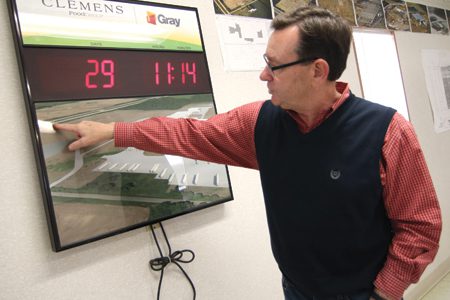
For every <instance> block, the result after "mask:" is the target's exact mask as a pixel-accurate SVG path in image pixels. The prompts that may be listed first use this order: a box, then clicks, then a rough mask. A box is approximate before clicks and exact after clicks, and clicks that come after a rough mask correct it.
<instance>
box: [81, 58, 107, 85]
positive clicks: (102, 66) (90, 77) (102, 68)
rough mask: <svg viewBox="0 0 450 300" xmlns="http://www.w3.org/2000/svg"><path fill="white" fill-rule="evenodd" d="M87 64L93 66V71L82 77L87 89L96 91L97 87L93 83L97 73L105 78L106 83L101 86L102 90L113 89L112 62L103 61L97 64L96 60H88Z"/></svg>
mask: <svg viewBox="0 0 450 300" xmlns="http://www.w3.org/2000/svg"><path fill="white" fill-rule="evenodd" d="M86 62H87V63H88V64H90V65H93V67H94V70H93V71H90V72H87V73H86V75H85V77H84V83H85V86H86V88H88V89H96V88H98V85H97V84H95V83H93V81H94V77H97V76H98V75H99V73H101V74H102V76H104V77H107V80H108V82H107V83H104V84H103V85H102V87H103V88H105V89H109V88H112V87H114V61H112V60H110V59H105V60H102V61H101V62H99V61H98V60H96V59H88V60H87V61H86Z"/></svg>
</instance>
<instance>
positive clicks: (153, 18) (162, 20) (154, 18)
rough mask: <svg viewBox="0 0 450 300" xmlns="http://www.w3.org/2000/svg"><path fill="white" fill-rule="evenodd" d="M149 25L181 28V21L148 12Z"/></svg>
mask: <svg viewBox="0 0 450 300" xmlns="http://www.w3.org/2000/svg"><path fill="white" fill-rule="evenodd" d="M147 23H149V24H152V25H157V24H158V23H159V24H165V25H171V26H175V27H180V24H181V19H180V18H171V17H166V16H165V15H163V14H159V15H156V14H155V13H154V12H151V11H147Z"/></svg>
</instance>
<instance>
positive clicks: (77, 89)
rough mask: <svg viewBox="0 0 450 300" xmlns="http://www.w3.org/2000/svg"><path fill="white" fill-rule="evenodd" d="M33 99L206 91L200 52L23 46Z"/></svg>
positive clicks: (208, 88)
mask: <svg viewBox="0 0 450 300" xmlns="http://www.w3.org/2000/svg"><path fill="white" fill-rule="evenodd" d="M24 60H25V65H26V68H27V72H28V78H27V79H28V81H29V86H30V94H31V98H32V100H33V101H47V100H65V99H90V98H111V97H130V96H155V95H173V94H198V93H210V92H211V83H210V78H209V75H208V70H207V65H206V60H205V56H204V54H203V53H200V52H160V51H158V52H156V51H132V50H131V51H130V50H103V49H59V48H25V49H24Z"/></svg>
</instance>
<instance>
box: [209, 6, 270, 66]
mask: <svg viewBox="0 0 450 300" xmlns="http://www.w3.org/2000/svg"><path fill="white" fill-rule="evenodd" d="M270 22H271V20H266V19H259V18H248V17H240V16H233V15H216V23H217V29H218V31H219V38H220V46H221V49H222V58H223V62H224V66H225V70H226V71H261V70H262V69H263V68H264V66H265V62H264V59H263V54H264V52H265V51H266V45H267V40H268V37H269V31H270Z"/></svg>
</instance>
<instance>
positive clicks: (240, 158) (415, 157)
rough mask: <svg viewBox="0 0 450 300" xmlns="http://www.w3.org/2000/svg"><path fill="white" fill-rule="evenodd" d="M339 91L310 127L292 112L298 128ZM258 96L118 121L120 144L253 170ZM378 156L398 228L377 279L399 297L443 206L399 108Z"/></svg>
mask: <svg viewBox="0 0 450 300" xmlns="http://www.w3.org/2000/svg"><path fill="white" fill-rule="evenodd" d="M336 88H337V90H338V91H339V92H340V93H341V94H342V97H341V98H340V99H339V100H338V101H336V102H335V103H334V105H333V106H332V107H331V108H329V109H327V110H325V111H324V112H323V113H322V115H321V116H320V117H319V118H318V119H317V120H316V122H315V123H314V126H311V127H308V126H307V125H306V123H305V122H303V120H301V118H299V117H298V115H297V114H296V113H295V112H290V114H291V116H292V117H293V118H294V119H295V120H296V121H297V123H298V128H299V130H300V131H302V132H304V133H305V132H308V131H311V130H313V129H314V128H315V127H317V126H319V125H320V124H321V123H322V122H323V121H324V120H325V119H326V118H327V117H328V116H330V115H331V114H332V113H333V112H334V111H335V110H336V108H338V107H339V106H340V105H341V104H342V103H343V102H344V101H345V100H346V99H347V97H348V95H349V87H348V85H347V84H345V83H337V85H336ZM262 103H263V101H259V102H253V103H250V104H246V105H243V106H241V107H238V108H236V109H233V110H231V111H229V112H227V113H223V114H218V115H216V116H214V117H212V118H210V119H208V120H196V119H173V118H165V117H160V118H151V119H147V120H144V121H140V122H135V123H116V125H115V133H114V134H115V143H116V146H118V147H128V146H132V147H136V148H139V149H142V150H147V151H152V152H158V153H164V154H175V155H180V156H185V157H190V158H195V159H199V160H205V161H212V162H217V163H222V164H227V165H234V166H240V167H246V168H252V169H258V162H257V159H256V150H255V142H254V129H255V124H256V120H257V117H258V113H259V110H260V108H261V105H262ZM382 152H383V153H382V160H381V161H380V176H381V181H382V185H383V195H384V204H385V207H386V211H387V215H388V217H389V219H390V221H391V224H392V228H393V230H394V232H395V235H394V237H393V240H392V244H391V245H390V248H389V253H388V257H387V260H386V262H385V265H384V267H383V268H382V269H381V271H380V272H379V273H378V276H377V278H376V280H375V282H374V285H375V286H376V287H377V288H378V289H379V290H381V291H382V292H383V293H384V294H386V295H387V296H389V297H391V298H392V299H400V298H401V297H402V295H403V293H404V291H405V290H406V288H407V287H408V286H409V285H410V284H411V283H415V282H417V281H418V280H419V278H420V276H421V274H422V273H423V271H424V270H425V268H426V266H427V265H428V264H429V263H430V262H432V260H433V259H434V257H435V255H436V252H437V250H438V245H439V244H438V243H439V237H440V233H441V228H442V224H441V222H442V221H441V213H440V208H439V203H438V200H437V197H436V192H435V190H434V187H433V183H432V181H431V176H430V174H429V171H428V168H427V165H426V163H425V159H424V155H423V153H422V150H421V148H420V145H419V142H418V140H417V137H416V135H415V132H414V130H413V128H412V125H411V124H410V123H409V122H408V121H407V120H405V119H404V118H403V117H402V116H401V115H400V114H399V113H396V114H395V115H394V117H393V119H392V121H391V123H390V125H389V128H388V130H387V133H386V136H385V140H384V145H383V149H382Z"/></svg>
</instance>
